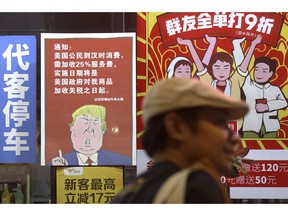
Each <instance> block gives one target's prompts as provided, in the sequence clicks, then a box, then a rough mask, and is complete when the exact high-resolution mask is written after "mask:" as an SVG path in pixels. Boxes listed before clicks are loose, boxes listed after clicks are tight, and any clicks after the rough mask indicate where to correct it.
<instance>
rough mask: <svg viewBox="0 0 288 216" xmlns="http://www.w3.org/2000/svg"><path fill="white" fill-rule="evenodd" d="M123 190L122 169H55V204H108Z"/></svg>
mask: <svg viewBox="0 0 288 216" xmlns="http://www.w3.org/2000/svg"><path fill="white" fill-rule="evenodd" d="M122 188H123V167H93V166H92V167H57V168H56V192H57V193H56V203H60V204H92V203H108V202H109V201H111V199H112V198H113V197H114V196H115V195H116V194H117V193H118V192H119V191H120V190H122Z"/></svg>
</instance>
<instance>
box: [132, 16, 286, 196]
mask: <svg viewBox="0 0 288 216" xmlns="http://www.w3.org/2000/svg"><path fill="white" fill-rule="evenodd" d="M287 23H288V22H287V12H281V13H278V12H182V13H173V12H169V13H156V12H151V13H138V19H137V24H138V25H137V28H138V29H137V30H138V31H137V38H138V40H137V47H139V49H138V50H137V57H138V58H137V67H139V68H140V67H141V70H139V71H141V73H142V74H141V75H142V76H139V78H138V76H137V78H138V79H137V88H138V91H139V92H140V93H141V94H140V93H138V94H137V104H138V106H137V113H139V115H138V116H137V155H139V157H137V169H138V168H139V169H141V172H144V171H145V170H147V169H149V167H150V165H151V164H153V161H151V159H150V158H149V157H147V155H146V154H145V152H144V150H143V148H142V143H141V135H142V134H143V132H144V128H143V125H142V122H141V117H142V115H141V114H142V110H141V106H140V105H141V102H142V100H143V97H144V96H145V93H146V92H148V91H149V88H150V87H151V86H152V85H153V84H154V83H156V82H158V81H159V80H161V79H171V78H188V79H199V80H201V81H203V82H206V83H208V84H209V85H211V86H212V87H213V88H218V89H220V90H221V91H223V93H224V94H225V95H229V96H230V95H231V96H233V97H235V98H238V99H239V100H240V99H241V100H244V101H246V102H247V104H248V105H249V106H250V111H249V113H248V114H247V115H246V116H245V117H244V118H243V119H239V120H237V121H231V122H229V128H230V129H231V130H233V131H234V132H235V133H237V134H238V135H239V136H240V137H241V147H242V148H246V147H247V148H249V149H250V152H249V154H248V155H247V156H246V157H247V159H253V160H255V161H256V164H255V166H254V167H249V168H251V169H249V170H247V175H246V174H244V173H241V172H240V176H239V177H238V178H237V179H236V178H234V179H231V182H229V183H230V187H231V188H230V189H231V193H230V194H231V197H232V198H240V199H243V198H251V197H254V198H255V197H256V198H259V199H266V198H272V199H273V198H274V199H277V198H283V199H287V197H288V195H287V194H288V193H287V191H288V185H287V181H286V179H287V161H288V156H287V150H288V136H287V133H288V127H287V119H288V112H287V110H288V103H287V101H288V100H287V98H288V79H287V77H288V69H287V65H288V62H287V59H288V58H287V50H288V49H287V41H288V38H287V29H288V25H287ZM143 29H145V30H143ZM216 62H217V64H216ZM219 62H220V64H219V65H221V64H224V63H223V62H225V63H227V64H229V67H230V71H229V72H228V73H225V74H224V75H223V74H221V73H223V72H224V71H220V70H219V73H218V72H217V70H216V69H214V68H213V66H215V65H218V63H219ZM183 65H184V66H185V67H186V68H188V69H189V72H190V73H183V71H184V70H183V71H182V73H181V70H180V69H179V68H181V66H183ZM219 65H218V66H219ZM266 65H268V66H269V69H271V70H269V73H264V71H265V70H264V69H265V67H263V66H266ZM183 68H184V67H183ZM176 69H179V70H178V71H177V70H176ZM144 71H145V72H144ZM176 71H177V73H176ZM179 71H180V72H179ZM138 162H139V163H138ZM256 166H259V167H261V168H262V169H260V171H259V172H258V173H257V172H256ZM270 166H272V168H271V167H270ZM246 168H248V167H246ZM258 170H259V169H258ZM141 172H138V173H141ZM225 183H227V182H225ZM271 187H273V190H270V188H271ZM238 188H241V190H238ZM244 188H245V192H243V190H244ZM251 188H253V189H252V190H250V189H251ZM242 189H243V190H242ZM282 191H285V192H286V193H283V192H282ZM258 192H259V193H258ZM252 193H253V194H252ZM254 193H255V194H257V193H258V196H254Z"/></svg>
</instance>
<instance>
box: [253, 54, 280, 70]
mask: <svg viewBox="0 0 288 216" xmlns="http://www.w3.org/2000/svg"><path fill="white" fill-rule="evenodd" d="M258 63H265V64H267V65H269V69H270V70H269V72H270V71H272V72H273V73H275V72H276V60H274V59H270V58H268V57H265V56H263V57H259V58H256V59H255V62H254V67H255V65H256V64H258Z"/></svg>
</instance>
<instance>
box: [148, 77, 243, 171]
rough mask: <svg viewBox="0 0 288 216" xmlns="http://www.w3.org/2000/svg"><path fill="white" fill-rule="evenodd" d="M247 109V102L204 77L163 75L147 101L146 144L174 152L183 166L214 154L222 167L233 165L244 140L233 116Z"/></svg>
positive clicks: (151, 148) (150, 150) (158, 150)
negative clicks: (232, 124) (231, 125)
mask: <svg viewBox="0 0 288 216" xmlns="http://www.w3.org/2000/svg"><path fill="white" fill-rule="evenodd" d="M247 112H248V105H247V104H245V103H243V102H240V101H238V100H236V99H233V98H231V97H228V96H225V95H224V94H223V93H222V92H220V91H218V90H215V89H213V88H211V87H210V86H209V85H207V84H205V83H203V82H201V81H198V80H194V79H190V80H187V79H171V80H162V81H160V82H158V83H156V84H155V85H154V86H153V87H152V89H151V91H150V92H148V94H147V96H146V97H145V98H144V101H143V123H144V126H145V132H144V135H143V147H144V149H145V150H146V151H147V153H148V155H149V156H152V157H155V156H157V155H159V154H163V152H165V153H164V154H166V156H167V154H170V155H171V157H172V155H173V154H175V155H174V157H178V158H177V160H179V161H182V164H183V166H188V165H189V164H192V163H193V162H195V161H197V160H201V159H209V160H210V161H211V162H212V163H213V164H215V166H216V167H217V168H218V169H219V170H220V171H221V172H224V171H228V170H229V169H230V168H231V160H232V157H233V153H234V146H235V145H236V144H237V143H238V142H239V140H238V139H236V138H235V135H234V134H233V133H231V132H230V131H229V130H228V120H235V119H239V118H241V117H243V116H244V115H245V114H246V113H247ZM176 155H177V156H176ZM167 157H169V155H168V156H167Z"/></svg>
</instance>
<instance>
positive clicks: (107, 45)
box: [41, 33, 136, 166]
mask: <svg viewBox="0 0 288 216" xmlns="http://www.w3.org/2000/svg"><path fill="white" fill-rule="evenodd" d="M41 50H42V55H41V56H42V62H41V65H42V77H41V81H42V83H41V85H42V89H43V91H42V97H41V106H42V109H41V112H42V113H41V120H42V127H41V134H42V136H41V165H50V166H89V165H91V166H106V165H107V166H116V165H133V164H135V163H136V162H135V161H136V159H135V158H136V157H135V150H136V148H135V146H136V144H135V140H136V139H135V134H136V132H135V131H136V129H135V128H136V124H135V116H136V113H135V110H136V109H135V104H136V103H135V98H136V97H135V95H136V87H135V86H136V85H135V81H134V80H135V34H134V33H119V34H118V33H117V34H115V33H111V34H100V33H99V34H82V33H79V34H77V33H75V34H68V33H67V34H60V33H53V34H52V33H43V34H41Z"/></svg>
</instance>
